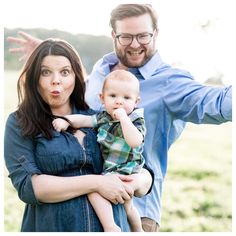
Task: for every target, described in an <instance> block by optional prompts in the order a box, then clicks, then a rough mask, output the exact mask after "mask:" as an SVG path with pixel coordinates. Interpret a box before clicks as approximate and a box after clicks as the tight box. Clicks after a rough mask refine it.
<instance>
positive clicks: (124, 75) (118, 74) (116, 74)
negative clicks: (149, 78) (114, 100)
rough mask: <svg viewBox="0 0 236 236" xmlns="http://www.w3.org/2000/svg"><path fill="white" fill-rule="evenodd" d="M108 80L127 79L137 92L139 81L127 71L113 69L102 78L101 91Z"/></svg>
mask: <svg viewBox="0 0 236 236" xmlns="http://www.w3.org/2000/svg"><path fill="white" fill-rule="evenodd" d="M109 80H118V81H129V82H132V83H133V84H134V86H136V87H137V92H138V93H139V81H138V79H137V78H136V77H135V76H134V75H133V74H132V73H131V72H129V71H126V70H114V71H112V72H111V73H110V74H108V75H107V77H106V78H105V80H104V83H103V87H102V92H104V89H105V88H106V84H107V81H109Z"/></svg>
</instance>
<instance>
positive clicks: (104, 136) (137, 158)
mask: <svg viewBox="0 0 236 236" xmlns="http://www.w3.org/2000/svg"><path fill="white" fill-rule="evenodd" d="M129 117H130V119H131V121H132V122H133V124H134V125H135V127H136V128H137V129H138V130H139V131H140V132H141V133H142V135H143V137H144V135H145V133H146V128H145V123H144V116H143V109H141V108H140V109H135V110H134V111H133V112H132V113H131V114H130V115H129ZM93 123H94V127H95V128H96V129H97V131H98V134H97V141H98V142H99V143H100V147H101V151H102V156H103V158H104V165H103V172H104V173H111V172H118V173H120V174H132V173H137V172H139V171H140V169H141V168H142V167H143V165H144V157H143V156H142V152H143V143H142V144H141V145H140V146H138V147H136V148H131V147H130V146H129V145H128V144H127V143H126V141H125V139H124V137H123V133H122V129H121V125H120V122H119V121H114V120H113V119H112V117H111V116H110V115H109V114H108V113H107V112H106V111H103V112H100V113H98V114H95V115H93Z"/></svg>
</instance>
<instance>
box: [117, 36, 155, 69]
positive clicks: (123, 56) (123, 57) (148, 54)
mask: <svg viewBox="0 0 236 236" xmlns="http://www.w3.org/2000/svg"><path fill="white" fill-rule="evenodd" d="M114 45H115V52H116V55H117V57H118V59H119V61H120V62H121V64H122V65H124V66H126V67H128V68H134V67H141V66H143V65H145V64H146V63H147V62H148V61H149V60H150V59H151V58H152V56H153V54H154V53H155V49H154V47H153V48H149V50H147V48H146V47H144V46H140V47H139V48H138V49H136V50H134V49H132V50H128V49H127V48H125V49H124V50H122V49H119V48H118V46H117V41H115V42H114ZM127 51H143V52H142V53H143V54H144V57H143V59H142V61H141V62H137V63H135V62H130V61H129V59H128V58H127Z"/></svg>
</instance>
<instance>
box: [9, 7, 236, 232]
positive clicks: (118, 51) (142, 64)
mask: <svg viewBox="0 0 236 236" xmlns="http://www.w3.org/2000/svg"><path fill="white" fill-rule="evenodd" d="M110 25H111V27H112V39H113V43H114V49H115V52H112V53H110V54H108V55H105V56H104V57H103V58H102V59H100V60H99V61H98V62H97V63H96V64H95V66H94V68H93V71H92V73H91V75H90V77H89V80H88V81H87V89H86V100H87V102H88V103H89V105H90V106H91V107H92V108H93V109H95V110H101V109H102V104H101V103H100V101H99V96H98V94H99V93H100V91H101V89H102V84H103V81H104V78H105V76H106V75H107V74H109V73H110V72H111V71H113V70H116V69H125V70H128V71H130V72H131V73H133V74H134V75H135V76H136V77H137V78H138V79H139V81H140V89H141V103H140V107H143V108H144V110H145V114H144V115H145V122H146V126H147V134H146V137H145V144H144V153H143V154H144V157H145V160H146V163H147V165H150V166H152V168H153V170H154V173H155V180H154V186H153V189H152V191H151V193H150V194H148V195H146V196H145V197H143V198H136V199H135V201H134V202H135V205H136V207H137V209H138V210H139V213H140V215H141V218H142V224H143V228H144V230H145V231H148V232H155V231H158V230H159V225H160V218H161V215H160V214H161V194H162V186H163V181H164V178H165V175H166V170H167V161H168V155H167V154H168V149H169V148H170V146H171V145H172V144H173V143H174V141H175V140H176V139H177V138H178V137H179V135H180V134H181V132H182V131H183V129H184V127H185V124H186V122H193V123H196V124H221V123H223V122H227V121H232V88H231V86H229V87H225V88H213V87H208V86H204V85H201V84H199V83H197V82H196V81H194V80H193V77H192V76H191V75H190V74H189V73H187V72H185V71H183V70H179V69H175V68H172V67H171V66H169V65H168V64H166V63H164V62H163V61H162V60H161V57H160V55H159V53H158V51H157V48H156V38H157V35H158V26H157V15H156V13H155V11H154V9H153V8H152V7H151V5H147V4H121V5H118V6H117V7H116V8H115V9H114V10H113V11H112V12H111V19H110ZM23 36H25V39H26V41H23V40H22V39H14V38H11V39H10V40H11V41H12V42H16V43H19V44H21V45H22V46H23V47H22V48H20V49H13V51H27V48H28V46H29V43H30V44H31V46H32V47H33V46H35V45H36V44H37V43H38V42H39V41H37V40H38V39H35V38H32V37H31V36H29V35H26V34H24V33H23Z"/></svg>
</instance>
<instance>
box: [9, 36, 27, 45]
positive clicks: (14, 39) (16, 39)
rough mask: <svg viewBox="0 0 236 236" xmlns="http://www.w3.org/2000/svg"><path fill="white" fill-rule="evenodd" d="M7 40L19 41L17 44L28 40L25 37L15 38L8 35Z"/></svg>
mask: <svg viewBox="0 0 236 236" xmlns="http://www.w3.org/2000/svg"><path fill="white" fill-rule="evenodd" d="M7 41H8V42H11V43H17V44H24V43H25V42H26V41H25V40H24V39H20V38H15V37H10V36H9V37H7Z"/></svg>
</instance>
